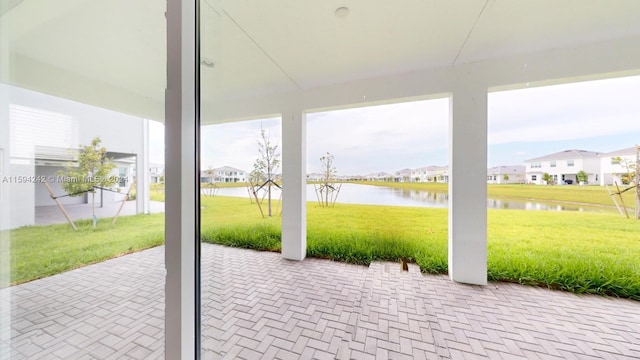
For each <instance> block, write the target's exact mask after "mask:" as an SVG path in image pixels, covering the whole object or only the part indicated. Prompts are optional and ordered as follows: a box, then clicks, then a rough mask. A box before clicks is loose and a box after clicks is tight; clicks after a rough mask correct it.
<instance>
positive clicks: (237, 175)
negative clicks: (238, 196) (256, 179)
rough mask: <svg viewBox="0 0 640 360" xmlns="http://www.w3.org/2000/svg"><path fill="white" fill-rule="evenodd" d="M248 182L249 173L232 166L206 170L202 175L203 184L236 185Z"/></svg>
mask: <svg viewBox="0 0 640 360" xmlns="http://www.w3.org/2000/svg"><path fill="white" fill-rule="evenodd" d="M246 181H247V173H246V172H245V171H244V170H240V169H236V168H234V167H231V166H223V167H219V168H215V169H209V170H204V171H202V173H201V174H200V182H203V183H214V182H224V183H236V182H246Z"/></svg>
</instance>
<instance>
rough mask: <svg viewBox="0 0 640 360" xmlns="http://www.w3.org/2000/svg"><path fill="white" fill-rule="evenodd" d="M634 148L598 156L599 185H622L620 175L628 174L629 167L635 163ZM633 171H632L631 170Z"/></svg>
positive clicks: (635, 153)
mask: <svg viewBox="0 0 640 360" xmlns="http://www.w3.org/2000/svg"><path fill="white" fill-rule="evenodd" d="M637 151H638V148H637V147H636V146H632V147H629V148H626V149H620V150H615V151H612V152H608V153H605V154H601V155H600V185H603V186H604V185H612V184H614V183H618V184H619V185H621V184H622V179H621V177H622V174H626V173H628V172H629V168H628V166H629V165H632V164H635V163H636V161H637V158H636V157H637ZM631 171H633V169H631Z"/></svg>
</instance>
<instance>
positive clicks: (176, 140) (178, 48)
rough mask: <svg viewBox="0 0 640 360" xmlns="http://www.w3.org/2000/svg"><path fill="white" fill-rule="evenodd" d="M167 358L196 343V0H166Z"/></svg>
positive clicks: (188, 354) (190, 355) (191, 350)
mask: <svg viewBox="0 0 640 360" xmlns="http://www.w3.org/2000/svg"><path fill="white" fill-rule="evenodd" d="M166 17H167V89H166V93H165V167H166V179H165V180H166V181H165V204H166V207H165V267H166V270H167V278H166V283H165V359H176V360H180V359H185V360H186V359H194V358H195V354H196V349H195V261H196V260H195V229H196V220H195V217H196V206H195V204H196V194H195V191H196V190H195V184H196V180H197V179H196V164H195V153H196V149H195V141H194V135H195V130H196V128H195V114H196V112H195V100H194V99H195V90H194V88H195V63H196V61H195V40H194V39H195V33H194V29H195V1H193V0H182V1H167V12H166Z"/></svg>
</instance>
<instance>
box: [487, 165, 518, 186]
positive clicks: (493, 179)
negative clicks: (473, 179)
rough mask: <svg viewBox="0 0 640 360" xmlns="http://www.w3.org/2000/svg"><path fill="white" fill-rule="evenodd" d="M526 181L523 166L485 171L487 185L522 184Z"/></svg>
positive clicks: (500, 167) (502, 167)
mask: <svg viewBox="0 0 640 360" xmlns="http://www.w3.org/2000/svg"><path fill="white" fill-rule="evenodd" d="M526 179H527V177H526V170H525V166H523V165H513V166H494V167H491V168H489V169H487V184H524V183H525V182H526Z"/></svg>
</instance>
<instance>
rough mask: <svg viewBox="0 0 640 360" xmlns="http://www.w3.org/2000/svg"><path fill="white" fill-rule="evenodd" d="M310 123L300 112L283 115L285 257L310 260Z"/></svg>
mask: <svg viewBox="0 0 640 360" xmlns="http://www.w3.org/2000/svg"><path fill="white" fill-rule="evenodd" d="M306 137H307V122H306V118H305V114H304V113H303V112H302V111H301V110H300V109H295V110H289V111H286V112H285V113H283V114H282V257H284V258H285V259H290V260H304V258H305V257H306V256H307V188H306V187H307V181H306V179H307V144H306Z"/></svg>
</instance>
